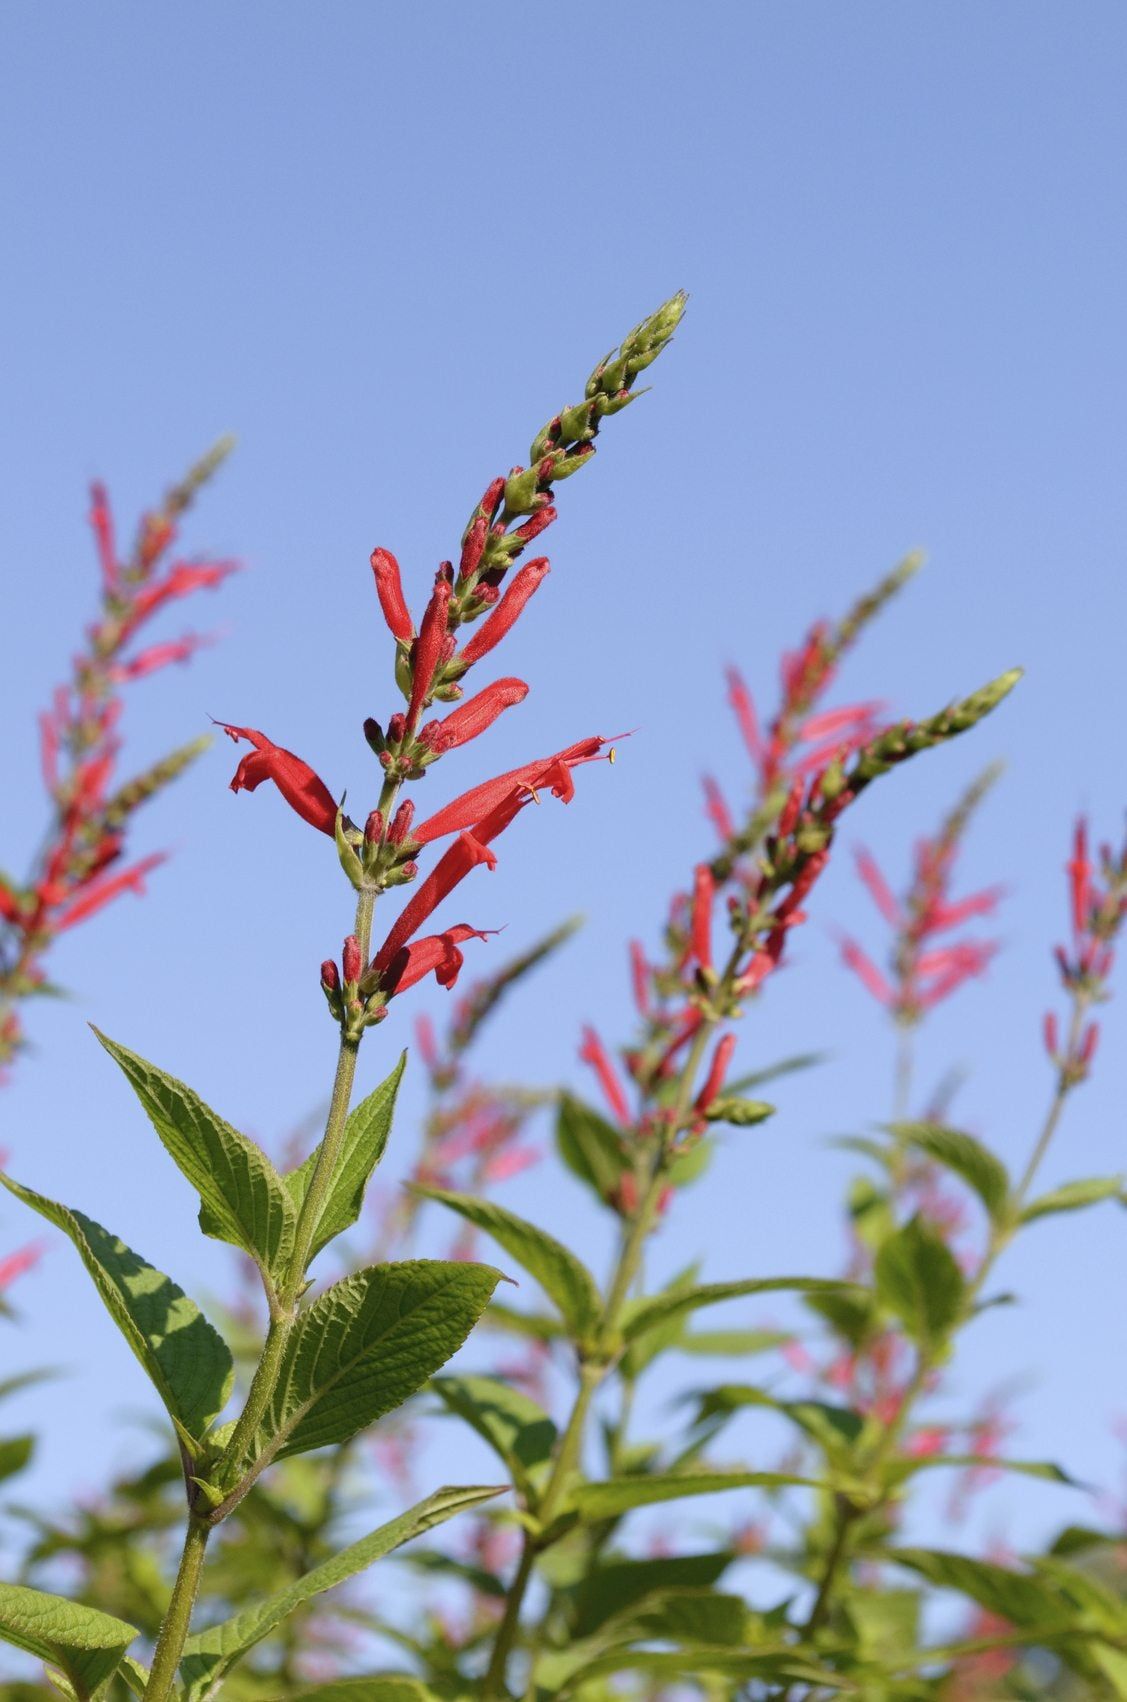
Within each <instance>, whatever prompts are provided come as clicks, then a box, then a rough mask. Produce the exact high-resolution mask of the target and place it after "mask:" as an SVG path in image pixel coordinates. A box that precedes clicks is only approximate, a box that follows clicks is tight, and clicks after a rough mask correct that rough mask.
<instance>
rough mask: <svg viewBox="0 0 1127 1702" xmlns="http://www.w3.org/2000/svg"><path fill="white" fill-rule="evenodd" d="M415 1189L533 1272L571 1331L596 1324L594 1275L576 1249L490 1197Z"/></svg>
mask: <svg viewBox="0 0 1127 1702" xmlns="http://www.w3.org/2000/svg"><path fill="white" fill-rule="evenodd" d="M415 1192H416V1193H418V1194H422V1195H423V1196H424V1198H426V1199H429V1200H438V1201H439V1202H440V1204H442V1205H444V1206H449V1207H450V1209H451V1211H456V1212H458V1213H459V1214H460V1215H461V1216H462V1217H464V1218H468V1220H469V1222H470V1223H473V1224H476V1225H477V1227H478V1229H484V1230H485V1232H486V1234H487V1235H491V1236H492V1237H493V1239H494V1241H496V1242H497V1243H498V1245H499V1246H501V1247H503V1248H504V1249H505V1251H506V1253H509V1254H511V1255H512V1257H513V1258H514V1259H515V1260H516V1261H517V1263H518V1264H519V1265H521V1266H523V1268H524V1269H525V1270H526V1271H527V1272H528V1274H529V1275H530V1276H533V1277H535V1278H536V1281H537V1282H538V1283H539V1284H540V1287H541V1288H542V1289H543V1290H544V1293H545V1294H546V1295H547V1296H548V1297H549V1299H550V1300H552V1301H554V1302H555V1304H556V1305H557V1306H558V1307H559V1309H560V1313H561V1315H562V1316H563V1318H564V1319H565V1320H566V1322H567V1323H568V1325H569V1326H570V1327H571V1329H572V1331H573V1332H574V1333H575V1335H577V1336H579V1337H584V1336H586V1335H588V1334H589V1333H590V1332H591V1331H592V1330H593V1329H594V1328H595V1326H596V1324H597V1323H598V1321H599V1317H600V1315H601V1312H602V1299H601V1297H600V1295H599V1290H598V1287H597V1286H596V1283H595V1279H594V1277H593V1276H592V1275H591V1273H590V1271H589V1270H588V1269H587V1267H586V1265H584V1264H583V1263H582V1262H581V1261H580V1260H579V1259H577V1258H576V1256H575V1254H574V1253H572V1252H569V1250H568V1249H567V1248H566V1247H564V1246H563V1245H562V1244H561V1243H560V1242H559V1241H556V1240H555V1239H554V1238H553V1237H552V1236H551V1235H549V1234H548V1233H547V1232H546V1231H545V1230H543V1229H538V1228H537V1227H536V1225H535V1224H534V1223H529V1222H528V1221H527V1219H525V1218H523V1217H517V1216H516V1214H515V1213H514V1212H510V1211H505V1209H504V1208H503V1207H502V1206H495V1205H494V1204H493V1203H492V1202H491V1201H490V1200H479V1199H475V1197H474V1196H473V1195H472V1194H455V1193H450V1192H449V1191H448V1190H447V1189H445V1188H421V1187H420V1188H416V1189H415Z"/></svg>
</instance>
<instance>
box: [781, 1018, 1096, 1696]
mask: <svg viewBox="0 0 1127 1702" xmlns="http://www.w3.org/2000/svg"><path fill="white" fill-rule="evenodd" d="M1087 1008H1088V998H1087V995H1086V994H1085V993H1084V992H1083V990H1079V989H1078V990H1077V991H1076V992H1075V993H1074V995H1073V1004H1072V1013H1071V1017H1070V1021H1069V1032H1068V1039H1067V1041H1066V1043H1065V1049H1064V1056H1065V1058H1066V1059H1068V1058H1071V1057H1072V1056H1073V1055H1074V1053H1075V1051H1076V1048H1077V1046H1078V1045H1079V1042H1080V1035H1081V1032H1082V1030H1083V1027H1084V1019H1085V1015H1086V1012H1087ZM1075 1085H1076V1081H1075V1078H1074V1077H1073V1076H1072V1075H1071V1074H1070V1073H1069V1071H1068V1069H1067V1067H1062V1068H1061V1069H1060V1070H1059V1071H1058V1074H1057V1082H1056V1087H1055V1089H1054V1091H1053V1097H1052V1100H1051V1101H1050V1104H1049V1109H1048V1112H1047V1114H1046V1116H1045V1121H1044V1123H1043V1125H1042V1127H1041V1132H1040V1134H1039V1135H1038V1137H1037V1140H1036V1142H1035V1144H1034V1147H1033V1151H1032V1152H1031V1153H1030V1156H1029V1162H1028V1163H1027V1164H1026V1166H1025V1170H1024V1171H1023V1173H1022V1177H1021V1180H1020V1182H1019V1183H1018V1184H1017V1187H1016V1188H1015V1190H1014V1193H1013V1198H1012V1207H1013V1210H1012V1212H1011V1214H1010V1217H1009V1218H1008V1220H1007V1221H1005V1222H1003V1223H996V1224H993V1225H992V1227H991V1231H990V1239H989V1242H988V1244H987V1248H986V1252H985V1254H984V1255H983V1259H982V1263H981V1265H980V1266H979V1268H978V1270H977V1272H976V1273H975V1276H974V1280H973V1281H972V1282H971V1283H970V1285H969V1287H968V1290H967V1307H966V1310H967V1311H969V1308H970V1307H971V1306H972V1305H973V1303H974V1302H975V1301H976V1300H977V1298H978V1296H979V1295H980V1294H981V1292H982V1289H983V1287H984V1286H985V1283H986V1279H987V1277H988V1276H989V1275H990V1273H991V1271H992V1270H993V1268H994V1266H995V1264H996V1263H997V1262H998V1259H999V1258H1000V1257H1001V1255H1002V1253H1003V1252H1004V1251H1005V1248H1006V1247H1007V1245H1008V1244H1009V1242H1010V1240H1011V1239H1012V1237H1013V1233H1014V1227H1015V1223H1014V1219H1015V1217H1016V1214H1017V1212H1018V1211H1019V1210H1020V1208H1021V1206H1022V1205H1023V1204H1024V1202H1025V1199H1026V1197H1027V1195H1028V1193H1029V1190H1030V1188H1031V1187H1032V1185H1033V1182H1034V1179H1035V1178H1036V1175H1037V1172H1038V1171H1039V1170H1040V1168H1041V1164H1042V1162H1043V1160H1044V1158H1045V1155H1046V1153H1047V1152H1048V1150H1049V1146H1050V1144H1051V1143H1052V1139H1053V1136H1054V1135H1055V1134H1056V1131H1057V1128H1058V1126H1059V1124H1060V1120H1061V1115H1062V1113H1063V1111H1064V1106H1065V1101H1066V1100H1067V1098H1068V1095H1069V1093H1070V1092H1071V1091H1072V1088H1073V1087H1074V1086H1075ZM964 1315H965V1313H964ZM945 1347H946V1344H945V1343H940V1344H937V1345H935V1346H933V1347H930V1348H924V1349H921V1350H920V1354H919V1357H918V1359H917V1362H916V1369H915V1372H914V1373H913V1375H912V1379H911V1381H910V1382H909V1384H908V1386H907V1388H906V1389H905V1390H904V1395H903V1398H902V1400H901V1402H900V1406H899V1409H898V1411H897V1413H896V1416H895V1418H894V1419H892V1420H891V1422H890V1423H889V1424H888V1425H886V1426H885V1428H884V1430H883V1431H882V1432H881V1434H880V1436H879V1437H878V1439H877V1442H876V1445H875V1447H874V1448H873V1449H872V1451H871V1453H870V1454H869V1457H868V1459H867V1461H866V1462H865V1469H864V1473H863V1477H864V1480H865V1481H866V1482H867V1483H870V1484H871V1483H872V1481H873V1476H874V1473H875V1472H876V1471H877V1470H878V1469H879V1467H880V1466H881V1465H882V1464H883V1463H884V1461H885V1459H887V1457H888V1455H889V1454H890V1453H891V1451H892V1449H893V1448H894V1447H895V1446H896V1444H897V1442H898V1441H899V1439H900V1437H901V1436H902V1435H903V1433H904V1430H905V1429H906V1427H907V1425H908V1422H909V1420H910V1418H911V1416H912V1412H913V1410H914V1408H915V1404H916V1402H917V1401H918V1400H919V1398H920V1396H921V1395H922V1394H923V1392H924V1390H925V1388H926V1387H927V1384H928V1381H929V1379H930V1376H931V1373H932V1371H933V1370H934V1369H935V1367H936V1365H937V1364H938V1363H939V1361H940V1359H941V1357H942V1355H943V1352H944V1350H945ZM887 1498H888V1497H887V1492H885V1494H883V1495H882V1496H880V1497H879V1498H878V1499H877V1500H876V1501H875V1502H874V1503H873V1504H872V1505H871V1506H870V1507H869V1508H868V1511H869V1512H879V1511H880V1509H881V1508H882V1507H883V1506H884V1504H885V1501H886V1500H887ZM859 1518H860V1509H858V1508H856V1507H855V1506H853V1505H852V1504H851V1503H850V1502H848V1501H846V1500H844V1499H839V1501H838V1506H837V1519H836V1527H835V1531H834V1536H833V1539H832V1541H831V1543H830V1547H829V1549H828V1551H827V1554H826V1560H825V1564H824V1567H823V1571H822V1577H821V1580H820V1582H819V1585H818V1591H817V1594H816V1596H815V1598H814V1604H813V1606H812V1607H811V1610H810V1613H809V1614H808V1615H807V1618H806V1620H805V1621H804V1623H803V1626H802V1630H801V1633H800V1635H801V1636H802V1637H803V1638H806V1637H808V1636H809V1635H810V1634H811V1632H813V1631H816V1630H817V1628H818V1626H819V1625H820V1624H821V1623H822V1621H823V1620H824V1619H825V1617H826V1614H827V1613H828V1612H829V1608H830V1604H831V1601H832V1598H833V1594H834V1591H835V1589H836V1587H837V1581H838V1577H839V1575H840V1573H841V1570H842V1568H843V1567H844V1566H846V1565H847V1564H848V1562H849V1559H850V1546H851V1545H850V1538H851V1535H852V1532H853V1529H854V1526H855V1525H856V1523H857V1521H858V1519H859ZM792 1690H793V1686H792V1685H787V1686H786V1687H785V1688H784V1689H783V1690H782V1691H780V1692H778V1702H789V1698H790V1695H791V1692H792Z"/></svg>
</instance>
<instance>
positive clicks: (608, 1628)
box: [602, 1587, 750, 1648]
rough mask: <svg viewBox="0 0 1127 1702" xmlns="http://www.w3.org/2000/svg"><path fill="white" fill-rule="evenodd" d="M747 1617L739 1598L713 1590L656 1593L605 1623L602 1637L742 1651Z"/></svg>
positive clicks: (691, 1588)
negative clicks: (711, 1645) (733, 1648)
mask: <svg viewBox="0 0 1127 1702" xmlns="http://www.w3.org/2000/svg"><path fill="white" fill-rule="evenodd" d="M749 1619H750V1615H749V1613H748V1608H747V1603H746V1602H745V1601H744V1600H743V1598H742V1597H741V1596H728V1595H721V1594H720V1593H719V1592H718V1591H716V1590H710V1589H700V1588H693V1587H688V1588H676V1587H675V1588H672V1589H666V1590H657V1591H655V1592H654V1593H653V1594H652V1595H649V1596H644V1597H643V1598H642V1599H641V1600H640V1601H637V1602H634V1603H633V1604H632V1605H631V1606H630V1607H629V1608H626V1609H625V1610H624V1611H623V1612H622V1613H620V1614H617V1615H616V1616H615V1617H614V1618H613V1619H611V1620H608V1621H607V1623H606V1624H605V1625H604V1626H603V1631H602V1635H603V1636H604V1637H606V1638H608V1639H611V1638H613V1639H615V1640H618V1639H620V1638H621V1639H622V1640H623V1641H625V1640H626V1639H627V1638H630V1639H637V1640H640V1639H642V1638H647V1639H653V1638H659V1639H660V1640H661V1641H662V1642H663V1643H682V1644H692V1643H712V1644H716V1645H724V1644H728V1645H731V1646H732V1647H735V1648H741V1647H745V1646H746V1645H747V1643H748V1641H749V1638H748V1624H749Z"/></svg>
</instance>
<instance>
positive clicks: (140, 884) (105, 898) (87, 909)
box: [55, 851, 168, 932]
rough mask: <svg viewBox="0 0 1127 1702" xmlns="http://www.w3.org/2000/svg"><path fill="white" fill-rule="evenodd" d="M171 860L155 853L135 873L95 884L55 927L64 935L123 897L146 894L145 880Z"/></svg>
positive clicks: (80, 895) (127, 871)
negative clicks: (64, 932) (131, 893)
mask: <svg viewBox="0 0 1127 1702" xmlns="http://www.w3.org/2000/svg"><path fill="white" fill-rule="evenodd" d="M167 860H168V853H167V852H166V851H154V852H153V854H152V856H150V857H143V858H142V859H141V861H140V862H139V863H135V864H134V865H133V867H132V868H131V869H123V870H122V871H121V873H120V874H118V875H112V876H111V877H110V879H109V880H105V881H96V882H94V884H93V885H91V886H88V887H86V889H85V890H84V891H83V892H80V893H79V895H78V897H77V898H76V899H75V900H74V902H73V903H72V904H70V905H68V906H67V908H66V909H65V910H64V911H63V912H62V914H61V916H59V917H58V919H57V921H56V923H55V927H56V928H57V929H58V930H59V931H60V932H62V930H63V929H64V928H73V927H74V925H75V923H76V922H84V921H85V920H86V918H87V916H93V915H94V913H95V911H98V910H101V909H102V908H103V907H104V906H105V905H107V904H109V903H110V902H111V901H112V900H113V899H115V898H117V896H118V895H119V893H123V892H135V893H138V894H140V893H143V892H144V890H145V877H146V876H147V875H149V874H151V873H152V871H153V870H154V869H155V868H158V867H159V866H160V864H161V863H164V862H167Z"/></svg>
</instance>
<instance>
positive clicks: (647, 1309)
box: [622, 1277, 855, 1342]
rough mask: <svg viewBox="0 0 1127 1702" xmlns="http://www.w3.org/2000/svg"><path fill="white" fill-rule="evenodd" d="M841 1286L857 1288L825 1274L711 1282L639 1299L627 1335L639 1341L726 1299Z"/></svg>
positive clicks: (627, 1316)
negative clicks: (672, 1319) (675, 1321)
mask: <svg viewBox="0 0 1127 1702" xmlns="http://www.w3.org/2000/svg"><path fill="white" fill-rule="evenodd" d="M841 1289H845V1290H848V1291H850V1292H855V1289H854V1285H853V1284H852V1283H842V1282H835V1281H831V1280H829V1279H827V1278H822V1277H748V1278H747V1279H746V1280H742V1281H737V1282H707V1283H702V1284H699V1285H698V1286H696V1287H694V1288H688V1289H682V1290H679V1291H677V1292H672V1291H671V1292H668V1293H665V1294H656V1295H654V1296H653V1297H652V1298H651V1299H649V1300H635V1301H634V1302H632V1304H631V1305H630V1306H628V1307H627V1308H626V1309H625V1312H624V1317H623V1324H622V1335H623V1339H624V1340H626V1341H628V1342H631V1341H636V1340H637V1338H638V1337H639V1336H641V1335H644V1334H645V1332H646V1331H647V1330H652V1329H654V1328H655V1327H656V1326H657V1325H658V1324H664V1323H666V1322H667V1321H668V1320H669V1319H671V1318H675V1317H677V1316H680V1315H684V1314H687V1313H689V1312H695V1311H697V1310H699V1308H700V1307H702V1306H715V1305H717V1304H719V1302H720V1301H722V1300H738V1299H740V1298H741V1297H742V1296H744V1295H748V1294H772V1293H775V1292H777V1291H782V1290H791V1291H796V1292H798V1293H807V1294H809V1293H826V1292H834V1291H838V1290H841Z"/></svg>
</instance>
